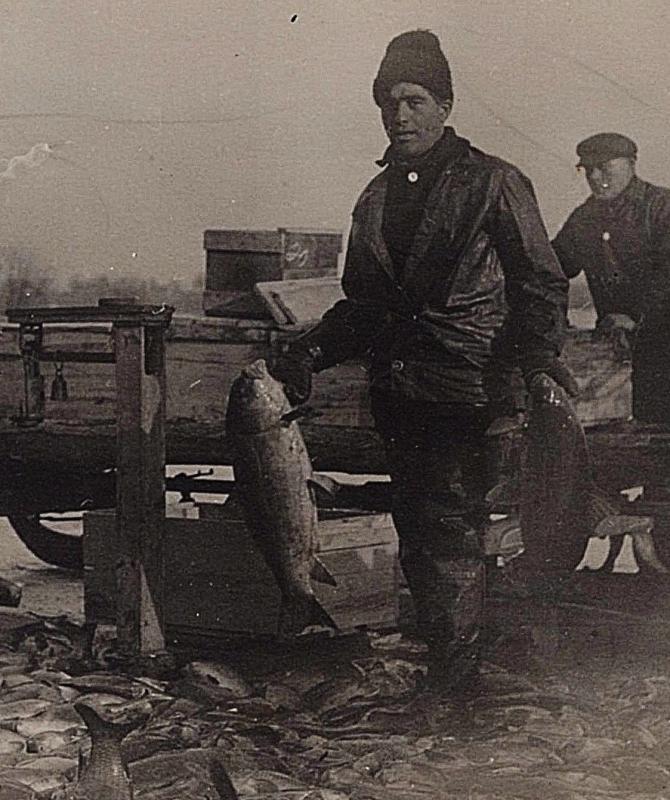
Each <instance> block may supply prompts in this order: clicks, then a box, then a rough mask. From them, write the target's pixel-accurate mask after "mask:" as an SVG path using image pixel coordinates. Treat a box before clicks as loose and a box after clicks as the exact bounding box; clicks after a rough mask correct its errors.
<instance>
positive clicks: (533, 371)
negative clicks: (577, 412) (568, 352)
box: [523, 356, 579, 397]
mask: <svg viewBox="0 0 670 800" xmlns="http://www.w3.org/2000/svg"><path fill="white" fill-rule="evenodd" d="M540 374H544V375H548V376H549V377H550V378H551V379H552V380H554V381H556V383H557V384H558V385H559V386H560V387H561V388H562V389H565V391H566V392H567V393H568V395H569V396H570V397H577V395H578V394H579V385H578V384H577V381H576V380H575V376H574V375H573V374H572V372H571V371H570V369H569V367H567V366H566V365H565V364H564V363H563V362H562V361H561V360H560V359H559V358H557V357H556V356H550V357H549V358H547V359H540V360H537V359H536V360H535V361H533V362H532V363H531V364H530V365H528V366H526V367H525V368H524V370H523V376H524V378H525V380H526V386H528V387H530V383H531V381H532V380H533V378H534V377H535V376H536V375H540Z"/></svg>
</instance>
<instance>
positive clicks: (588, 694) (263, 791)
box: [0, 619, 670, 800]
mask: <svg viewBox="0 0 670 800" xmlns="http://www.w3.org/2000/svg"><path fill="white" fill-rule="evenodd" d="M78 638H80V637H79V632H78V630H77V627H76V626H75V625H73V624H72V623H68V622H66V621H64V620H57V619H56V620H41V621H39V622H36V624H35V625H31V626H28V627H26V628H23V629H17V630H14V631H13V632H12V636H11V637H5V642H4V643H2V644H0V800H10V799H11V800H28V799H29V798H32V799H33V800H34V799H35V798H52V799H53V800H56V799H58V800H60V799H61V798H68V800H69V799H73V800H87V798H94V797H95V800H108V799H109V800H127V799H128V800H129V798H132V797H134V798H135V800H144V798H146V799H147V800H177V799H179V800H209V799H211V800H217V798H221V797H223V798H225V800H232V798H234V797H235V796H238V797H239V798H287V800H288V799H290V800H347V799H349V800H382V799H383V800H394V798H397V800H414V798H416V799H417V800H418V799H419V798H421V800H425V798H446V799H447V800H448V798H459V800H461V799H462V798H470V800H497V799H498V798H521V799H525V798H527V799H528V800H537V798H539V797H547V798H552V800H578V799H579V800H597V798H626V799H627V800H651V799H652V798H653V799H654V800H660V799H662V798H664V797H669V798H670V679H669V678H668V676H666V675H659V674H653V671H651V670H647V671H646V672H645V670H644V668H641V667H640V666H639V665H638V666H637V667H636V668H635V670H632V669H629V670H628V674H626V670H624V669H623V668H622V669H620V670H619V672H618V674H615V673H614V671H613V670H607V669H602V668H601V669H600V672H598V670H596V669H594V670H590V669H589V667H588V665H587V666H586V667H584V665H582V667H581V668H580V669H581V671H580V669H578V668H577V667H573V668H571V669H569V670H568V671H567V672H565V671H564V672H563V673H562V674H558V673H557V672H556V671H553V670H551V669H549V670H545V671H544V672H537V671H535V672H532V671H531V672H525V673H524V674H522V673H521V672H520V671H516V672H514V671H511V670H510V669H506V668H504V667H503V666H501V665H499V664H495V663H492V662H491V661H487V662H485V667H484V674H483V680H482V684H481V686H480V687H479V690H478V691H477V692H473V693H472V694H471V695H469V696H467V697H463V698H462V699H461V700H460V701H459V702H458V703H456V702H454V701H449V700H447V699H445V698H441V697H439V696H438V695H435V694H432V693H431V692H429V691H427V690H425V689H424V688H423V685H422V682H423V678H424V674H425V663H424V661H425V653H424V651H423V648H422V646H421V645H420V644H419V643H417V642H413V641H412V640H411V639H410V638H407V637H401V636H400V634H390V635H380V634H369V635H368V636H367V637H366V639H365V646H362V647H359V648H358V649H357V652H354V653H353V654H351V655H349V656H347V657H346V658H345V657H342V656H340V657H329V658H323V657H319V658H317V657H314V658H311V657H310V653H311V652H312V648H311V647H308V646H306V647H305V650H304V654H303V657H302V658H301V659H298V660H296V663H295V664H294V665H292V666H287V665H286V664H284V665H283V666H282V667H281V668H279V669H274V668H273V669H271V670H269V671H268V670H266V671H265V672H264V673H263V674H262V675H259V674H256V675H251V674H249V675H245V676H244V677H241V676H240V675H239V673H237V672H234V671H232V670H230V669H227V668H226V667H225V666H223V665H221V664H215V663H213V662H197V661H196V662H189V663H187V664H185V665H182V666H181V668H180V669H179V670H178V671H176V672H175V673H174V674H173V675H171V676H169V680H167V679H163V680H157V679H155V678H149V677H138V676H137V675H135V676H131V675H124V674H120V673H118V672H115V671H114V670H113V669H110V668H107V669H102V668H101V666H103V665H104V664H105V663H106V664H107V666H108V667H109V663H110V662H109V659H107V661H106V662H105V658H104V657H103V656H104V653H103V651H104V648H101V650H100V651H99V652H98V661H97V664H92V663H91V662H88V663H87V662H85V661H82V659H81V653H80V651H79V645H78V644H77V639H78ZM361 638H362V637H361ZM344 651H346V647H345V646H344V644H343V652H344ZM101 654H103V655H101ZM656 669H657V672H658V665H656ZM633 672H634V673H635V674H633ZM86 708H89V709H90V708H94V709H97V713H98V714H99V715H100V716H101V717H102V718H104V717H105V714H107V716H108V717H110V718H111V717H114V716H115V715H117V712H118V713H119V714H122V713H125V712H128V711H129V710H131V711H132V712H133V714H134V715H135V719H136V720H140V723H139V724H136V727H135V728H134V730H132V731H131V732H130V733H129V734H128V735H127V736H125V738H124V739H123V741H122V742H121V741H120V740H119V741H117V740H114V741H111V740H110V741H106V740H105V736H104V730H103V734H100V731H98V734H97V735H98V738H99V740H100V741H98V742H97V743H96V747H99V748H100V752H99V753H98V756H97V762H96V763H97V766H96V770H97V772H96V774H95V775H92V773H91V772H90V771H89V772H88V773H86V769H87V766H86V763H85V762H86V760H87V759H89V761H88V766H90V765H91V764H93V759H91V757H90V749H91V746H90V737H89V728H87V727H86V725H85V723H84V720H83V718H82V713H81V712H82V709H86ZM110 709H111V710H110ZM84 716H86V713H84ZM127 716H128V715H127V713H126V717H127ZM131 716H132V715H131ZM89 723H90V720H89ZM130 727H132V725H131V726H130ZM103 728H104V725H103ZM93 733H94V736H95V735H96V733H95V731H93ZM112 738H113V737H112ZM119 745H120V756H121V758H122V760H123V762H124V763H125V764H127V765H128V768H129V773H130V778H131V781H132V786H133V789H132V792H131V789H130V785H129V786H128V788H127V790H124V789H123V787H122V786H121V785H120V784H119V786H121V788H117V789H116V790H114V791H112V790H110V789H109V788H106V787H109V786H112V785H113V784H114V780H117V779H118V777H119V771H118V769H117V768H116V767H114V763H115V762H114V759H115V757H116V756H115V754H114V750H115V749H116V750H117V751H118V748H119ZM104 748H107V750H106V751H105V752H104V753H103V752H102V751H103V750H104ZM117 755H118V752H117ZM81 761H83V762H84V766H83V769H82V765H81V763H80V762H81ZM117 767H118V765H117ZM106 771H107V772H106ZM78 773H79V774H80V775H81V774H84V775H86V774H88V780H89V788H88V789H86V787H84V788H82V786H83V783H82V784H79V786H77V774H78ZM112 773H113V774H112ZM226 773H227V776H229V778H230V781H232V784H231V783H229V782H228V779H227V777H226ZM96 781H97V783H96ZM114 785H115V784H114ZM90 786H93V789H91V788H90ZM233 787H234V788H233Z"/></svg>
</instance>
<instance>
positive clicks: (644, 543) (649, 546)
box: [631, 531, 669, 574]
mask: <svg viewBox="0 0 670 800" xmlns="http://www.w3.org/2000/svg"><path fill="white" fill-rule="evenodd" d="M631 538H632V539H633V553H635V558H636V560H637V562H638V566H639V568H640V569H641V570H643V569H645V568H649V567H651V568H652V569H653V570H654V571H655V572H661V573H663V574H667V573H668V571H669V570H668V568H667V567H666V566H665V564H664V563H663V562H662V561H661V559H660V558H659V557H658V553H657V552H656V547H655V545H654V537H653V534H652V533H651V531H641V532H639V533H635V534H633V535H632V537H631Z"/></svg>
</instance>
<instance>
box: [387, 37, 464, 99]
mask: <svg viewBox="0 0 670 800" xmlns="http://www.w3.org/2000/svg"><path fill="white" fill-rule="evenodd" d="M396 83H418V84H419V85H420V86H423V87H424V88H426V89H428V91H430V92H432V94H433V95H434V96H435V97H436V98H437V99H438V100H448V101H450V102H451V101H453V99H454V93H453V88H452V85H451V70H450V69H449V62H448V61H447V58H446V56H445V55H444V53H443V52H442V48H441V47H440V40H439V39H438V38H437V36H435V34H434V33H432V32H431V31H427V30H417V31H407V32H406V33H401V34H400V35H399V36H396V37H395V38H394V39H391V41H390V42H389V45H388V47H387V48H386V53H385V54H384V58H383V59H382V63H381V64H380V66H379V72H378V73H377V77H376V78H375V80H374V83H373V85H372V95H373V97H374V99H375V103H376V104H377V105H378V106H381V105H382V104H383V103H384V98H385V97H386V96H387V95H388V93H389V92H390V91H391V89H392V88H393V87H394V86H395V85H396Z"/></svg>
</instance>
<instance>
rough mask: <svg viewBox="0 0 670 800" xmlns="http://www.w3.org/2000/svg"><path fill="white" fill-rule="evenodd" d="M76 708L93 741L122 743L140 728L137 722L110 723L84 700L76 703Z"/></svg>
mask: <svg viewBox="0 0 670 800" xmlns="http://www.w3.org/2000/svg"><path fill="white" fill-rule="evenodd" d="M74 708H75V711H76V712H77V713H78V714H79V716H80V717H81V718H82V719H83V720H84V722H85V723H86V727H87V728H88V730H89V733H90V734H91V739H92V740H97V739H101V738H106V739H116V740H117V741H119V742H120V741H121V740H122V739H125V738H126V736H128V734H129V733H131V732H132V731H133V730H135V728H136V727H137V726H138V722H137V721H132V722H109V721H107V720H105V719H103V718H102V717H101V716H100V713H99V712H98V710H97V709H96V708H94V707H93V706H92V705H89V704H88V703H87V702H85V701H83V700H82V701H78V702H76V703H75V704H74Z"/></svg>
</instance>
